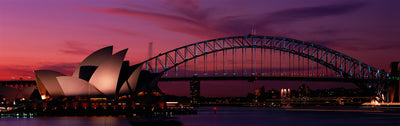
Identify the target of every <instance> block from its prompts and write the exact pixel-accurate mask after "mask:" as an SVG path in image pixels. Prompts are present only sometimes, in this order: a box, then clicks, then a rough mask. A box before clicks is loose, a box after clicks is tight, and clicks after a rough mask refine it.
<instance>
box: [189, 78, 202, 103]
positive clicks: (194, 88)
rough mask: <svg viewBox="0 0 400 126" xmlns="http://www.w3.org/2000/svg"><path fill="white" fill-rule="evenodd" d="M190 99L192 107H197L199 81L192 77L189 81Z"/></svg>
mask: <svg viewBox="0 0 400 126" xmlns="http://www.w3.org/2000/svg"><path fill="white" fill-rule="evenodd" d="M190 97H191V100H190V103H191V104H192V105H193V106H197V105H198V104H199V99H200V80H199V79H198V78H197V77H193V78H192V79H191V80H190Z"/></svg>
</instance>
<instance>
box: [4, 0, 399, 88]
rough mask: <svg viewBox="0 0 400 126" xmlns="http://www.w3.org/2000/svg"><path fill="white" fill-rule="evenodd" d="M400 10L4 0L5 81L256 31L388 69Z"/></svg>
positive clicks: (207, 0) (389, 3)
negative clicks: (105, 56)
mask: <svg viewBox="0 0 400 126" xmlns="http://www.w3.org/2000/svg"><path fill="white" fill-rule="evenodd" d="M399 4H400V1H397V0H385V1H376V0H353V1H348V0H323V1H321V0H302V1H298V0H273V1H265V0H246V1H244V0H219V1H215V0H154V1H148V0H135V1H131V0H118V1H108V0H85V1H81V0H58V1H54V0H41V1H26V0H2V1H0V59H1V62H0V80H12V79H14V78H15V79H19V78H21V77H22V78H23V79H29V78H34V77H33V70H38V69H50V70H55V71H59V72H61V73H64V74H66V75H71V74H72V72H73V71H74V70H75V68H76V67H77V66H78V64H79V63H80V62H81V61H82V60H83V59H84V58H85V57H86V56H88V55H89V54H90V53H92V52H93V51H95V50H97V49H100V48H103V47H105V46H110V45H113V46H114V48H115V49H114V50H121V49H125V48H128V49H129V50H128V53H127V55H126V56H127V57H126V58H125V59H126V60H129V61H131V65H133V64H135V63H139V62H141V61H144V60H146V59H147V58H148V42H153V55H156V54H159V53H163V52H166V51H169V50H172V49H174V48H177V47H180V46H184V45H187V44H191V43H195V42H199V41H204V40H209V39H214V38H219V37H229V36H237V35H247V34H249V33H251V30H252V28H254V29H255V30H256V33H257V35H266V36H277V37H287V38H293V39H297V40H302V41H307V42H312V43H316V44H319V45H322V46H325V47H328V48H331V49H334V50H336V51H339V52H341V53H344V54H346V55H348V56H351V57H353V58H356V59H358V60H360V61H362V62H364V63H366V64H368V65H371V66H374V67H376V68H378V69H385V70H386V71H388V69H389V64H390V62H392V61H400V55H399V54H400V42H399V40H400V35H399V33H400V24H399V22H400V16H399V14H398V13H399V12H400V8H398V7H397V6H398V5H399ZM172 85H173V84H172ZM187 85H188V84H187ZM206 85H207V84H206ZM170 88H172V89H170ZM238 89H240V88H238ZM174 90H175V89H174V87H168V91H174Z"/></svg>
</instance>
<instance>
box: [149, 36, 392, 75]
mask: <svg viewBox="0 0 400 126" xmlns="http://www.w3.org/2000/svg"><path fill="white" fill-rule="evenodd" d="M241 48H265V49H272V50H277V51H282V52H288V53H291V54H294V55H298V56H301V57H304V58H307V59H309V60H311V61H315V62H317V63H318V64H321V65H323V66H325V67H327V68H329V69H331V70H333V71H335V72H337V73H338V74H339V75H341V76H342V77H343V78H349V79H366V80H375V81H378V80H385V79H386V78H387V77H388V76H389V74H388V73H386V72H384V71H383V70H379V69H376V68H374V67H372V66H369V65H367V64H365V63H363V62H361V61H359V60H357V59H355V58H352V57H350V56H347V55H345V54H342V53H340V52H338V51H335V50H332V49H329V48H326V47H324V46H321V45H317V44H313V43H309V42H304V41H299V40H295V39H290V38H281V37H271V36H253V35H251V36H235V37H226V38H218V39H212V40H207V41H202V42H197V43H193V44H189V45H186V46H182V47H179V48H176V49H173V50H170V51H168V52H165V53H161V54H159V55H157V56H155V57H152V58H150V59H148V60H146V61H144V62H142V63H143V64H144V66H145V68H144V69H145V70H148V71H150V72H153V73H166V72H167V71H168V70H170V69H174V68H175V70H176V71H177V70H178V69H177V66H178V65H180V64H182V63H185V62H188V61H190V60H196V58H198V57H201V56H204V55H207V54H211V53H216V52H219V51H226V50H230V49H241ZM195 63H196V61H195Z"/></svg>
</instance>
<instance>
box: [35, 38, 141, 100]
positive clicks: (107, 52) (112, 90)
mask: <svg viewBox="0 0 400 126" xmlns="http://www.w3.org/2000/svg"><path fill="white" fill-rule="evenodd" d="M127 51H128V49H124V50H122V51H119V52H117V53H115V54H112V52H113V46H108V47H105V48H102V49H100V50H98V51H95V52H94V53H92V54H91V55H89V56H88V57H87V58H85V59H84V60H83V61H82V62H81V63H80V64H79V66H78V68H76V70H75V72H74V73H73V74H72V76H65V75H64V74H61V73H59V72H56V71H51V70H36V71H34V74H35V78H36V83H37V85H38V89H39V93H40V94H41V95H42V96H43V95H46V96H47V95H50V96H51V97H59V96H88V95H118V94H119V93H121V92H122V93H124V92H128V91H129V89H131V90H134V89H135V87H136V84H137V81H138V77H139V74H140V71H141V68H142V65H141V64H140V65H135V66H129V62H128V61H124V58H125V55H126V52H127ZM128 84H129V85H128Z"/></svg>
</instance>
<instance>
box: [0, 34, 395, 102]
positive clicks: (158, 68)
mask: <svg viewBox="0 0 400 126" xmlns="http://www.w3.org/2000/svg"><path fill="white" fill-rule="evenodd" d="M142 64H143V70H146V71H149V72H150V73H153V74H158V75H160V76H161V79H160V80H159V81H189V80H196V81H200V80H249V81H255V80H305V81H334V82H351V83H354V84H355V85H356V86H358V87H359V88H361V89H363V90H366V91H369V92H371V96H373V95H376V96H377V98H378V100H381V101H387V102H398V101H399V74H398V73H399V72H398V71H399V69H398V68H399V66H398V63H392V64H391V68H390V70H389V72H385V71H383V70H379V69H377V68H374V67H373V66H370V65H367V64H365V63H363V62H361V61H359V60H357V59H355V58H352V57H350V56H348V55H345V54H343V53H340V52H338V51H335V50H333V49H330V48H327V47H324V46H321V45H317V44H313V43H310V42H304V41H300V40H295V39H289V38H282V37H271V36H256V35H248V36H235V37H226V38H218V39H212V40H207V41H202V42H197V43H193V44H189V45H185V46H181V47H178V48H176V49H173V50H170V51H167V52H165V53H160V54H159V55H157V56H154V57H152V58H150V59H148V60H145V61H143V62H142ZM27 82H29V81H27ZM1 83H2V84H4V83H15V84H17V83H21V81H8V82H1ZM33 83H34V82H33ZM383 95H384V96H386V97H382V96H383ZM383 98H384V99H383Z"/></svg>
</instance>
